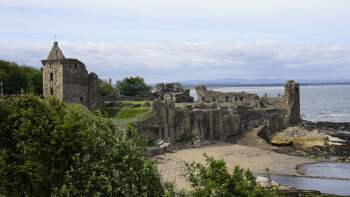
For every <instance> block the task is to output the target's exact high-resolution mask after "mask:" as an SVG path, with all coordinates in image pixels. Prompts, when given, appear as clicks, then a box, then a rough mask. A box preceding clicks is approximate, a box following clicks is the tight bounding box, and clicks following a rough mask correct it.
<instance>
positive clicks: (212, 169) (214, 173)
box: [185, 153, 276, 197]
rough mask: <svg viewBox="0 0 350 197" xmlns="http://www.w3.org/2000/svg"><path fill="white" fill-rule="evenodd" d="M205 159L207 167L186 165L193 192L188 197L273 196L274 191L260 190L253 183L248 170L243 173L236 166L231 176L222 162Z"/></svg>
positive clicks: (209, 158) (193, 164)
mask: <svg viewBox="0 0 350 197" xmlns="http://www.w3.org/2000/svg"><path fill="white" fill-rule="evenodd" d="M203 156H204V157H205V158H206V162H207V166H203V165H202V164H200V163H195V162H192V163H186V164H185V169H186V172H187V174H188V178H187V180H189V181H190V182H191V185H192V187H193V188H194V189H193V190H191V191H189V192H188V195H189V196H262V197H264V196H275V194H276V192H275V191H271V192H270V191H269V190H268V189H265V188H262V187H261V186H260V185H258V184H257V183H256V181H255V177H254V176H253V174H252V173H251V172H250V171H249V169H248V170H246V171H244V170H243V169H240V168H239V166H236V167H235V169H234V171H233V175H231V174H229V173H228V170H227V168H226V163H225V162H224V160H215V159H214V158H213V157H208V156H207V155H206V153H204V154H203Z"/></svg>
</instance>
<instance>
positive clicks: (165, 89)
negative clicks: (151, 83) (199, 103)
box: [154, 83, 193, 103]
mask: <svg viewBox="0 0 350 197" xmlns="http://www.w3.org/2000/svg"><path fill="white" fill-rule="evenodd" d="M154 97H155V98H157V99H160V100H165V101H169V102H173V103H183V102H193V97H192V96H190V89H183V88H182V86H181V84H180V83H168V84H165V85H164V83H158V84H157V85H156V91H155V92H154Z"/></svg>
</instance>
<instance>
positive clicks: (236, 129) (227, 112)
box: [137, 81, 300, 144]
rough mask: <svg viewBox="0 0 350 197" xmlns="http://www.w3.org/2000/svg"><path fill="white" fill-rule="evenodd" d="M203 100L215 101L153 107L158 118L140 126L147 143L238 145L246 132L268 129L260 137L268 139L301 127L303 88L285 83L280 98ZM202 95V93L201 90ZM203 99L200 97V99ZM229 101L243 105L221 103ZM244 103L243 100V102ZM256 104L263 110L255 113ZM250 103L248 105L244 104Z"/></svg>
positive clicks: (139, 128) (259, 109)
mask: <svg viewBox="0 0 350 197" xmlns="http://www.w3.org/2000/svg"><path fill="white" fill-rule="evenodd" d="M203 87H204V86H202V87H201V90H202V91H203V92H201V94H202V96H203V97H206V98H212V101H213V100H214V99H213V98H215V97H214V95H217V96H218V97H216V98H217V99H215V102H212V103H211V104H209V105H208V104H204V103H200V104H189V105H187V106H186V107H185V108H175V105H174V103H172V102H168V103H161V102H159V101H157V102H154V103H153V106H152V107H153V110H154V111H155V115H154V116H151V117H149V118H148V119H145V120H142V121H139V122H137V128H138V131H139V133H140V134H141V135H143V136H144V137H145V140H146V141H151V140H155V139H158V138H161V139H163V140H164V142H167V143H170V144H177V143H179V142H182V141H186V140H187V139H191V138H193V137H195V138H196V139H199V140H200V141H201V143H212V142H215V141H224V140H230V141H233V142H234V141H236V140H238V139H239V137H240V136H241V135H242V134H244V133H245V132H246V131H249V130H251V129H253V128H256V127H258V126H260V125H265V127H264V129H263V131H262V133H260V135H261V136H262V137H264V138H267V136H269V135H271V134H273V133H275V132H277V131H279V130H281V129H283V128H286V127H289V126H295V125H298V124H300V106H299V105H300V101H299V84H298V83H294V81H287V83H285V85H284V87H285V93H284V95H283V96H282V97H279V98H259V97H257V96H255V94H245V93H237V94H234V93H230V94H228V95H227V94H226V95H225V93H215V94H213V93H211V96H212V97H210V95H209V96H208V94H205V92H204V91H205V90H206V89H204V88H205V87H204V88H203ZM197 92H198V89H197ZM198 96H199V95H198ZM226 96H228V97H229V99H230V100H233V102H239V103H240V104H241V105H238V104H237V105H235V104H234V105H229V106H227V105H226V106H225V105H222V106H220V105H219V104H217V102H218V101H219V99H221V98H226ZM234 96H236V97H237V98H239V99H237V100H240V99H241V98H242V97H243V101H242V100H241V101H236V100H235V97H234ZM252 101H254V102H256V104H257V105H261V107H263V108H258V109H253V107H252V103H253V102H252ZM245 102H247V103H246V104H244V103H245Z"/></svg>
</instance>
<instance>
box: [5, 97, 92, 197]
mask: <svg viewBox="0 0 350 197" xmlns="http://www.w3.org/2000/svg"><path fill="white" fill-rule="evenodd" d="M0 112H1V113H0V136H1V137H0V175H1V177H0V194H3V195H5V196H50V194H51V192H52V188H53V187H58V186H60V185H61V184H62V182H63V181H64V173H65V171H67V170H68V169H70V166H71V165H72V164H73V160H72V156H73V155H72V153H75V152H81V151H82V148H83V146H82V145H83V144H82V143H83V142H82V141H80V139H81V137H82V136H83V135H84V133H83V131H84V130H86V126H85V125H84V124H83V122H82V121H81V116H80V115H79V114H78V113H75V112H70V113H68V112H67V110H66V108H65V106H64V104H63V103H62V102H60V101H59V100H57V99H54V98H52V99H48V100H46V101H41V100H39V98H38V97H35V96H33V95H24V96H23V97H21V98H7V99H4V101H2V102H0Z"/></svg>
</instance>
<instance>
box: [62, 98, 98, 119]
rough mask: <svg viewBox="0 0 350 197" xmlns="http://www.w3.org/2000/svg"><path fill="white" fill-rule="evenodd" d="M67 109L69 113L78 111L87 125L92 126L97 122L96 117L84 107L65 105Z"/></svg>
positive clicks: (71, 104) (73, 104)
mask: <svg viewBox="0 0 350 197" xmlns="http://www.w3.org/2000/svg"><path fill="white" fill-rule="evenodd" d="M66 106H67V109H68V110H70V111H78V112H79V113H80V114H81V116H82V117H83V119H84V120H85V121H86V122H87V123H89V124H93V123H94V122H96V121H97V117H96V116H95V114H93V113H92V112H91V111H89V110H88V108H86V107H85V106H84V105H80V104H76V103H66Z"/></svg>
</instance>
